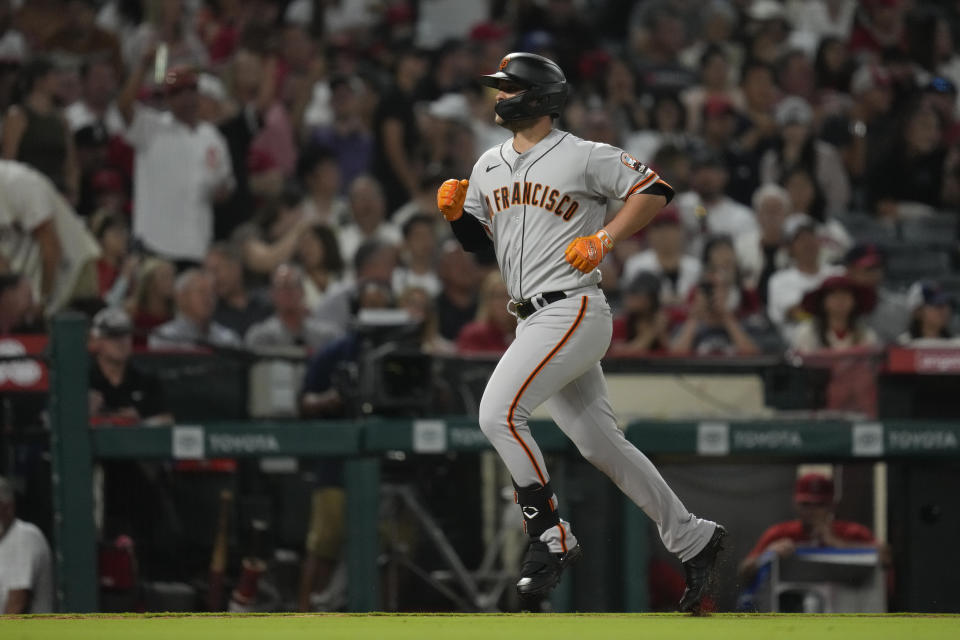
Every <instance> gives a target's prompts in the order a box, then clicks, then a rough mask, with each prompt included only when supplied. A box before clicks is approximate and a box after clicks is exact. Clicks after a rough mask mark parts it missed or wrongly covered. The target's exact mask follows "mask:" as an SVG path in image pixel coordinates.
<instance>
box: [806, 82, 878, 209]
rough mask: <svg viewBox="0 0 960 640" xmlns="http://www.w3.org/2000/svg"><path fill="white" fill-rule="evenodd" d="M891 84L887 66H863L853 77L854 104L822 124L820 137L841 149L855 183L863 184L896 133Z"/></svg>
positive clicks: (851, 94)
mask: <svg viewBox="0 0 960 640" xmlns="http://www.w3.org/2000/svg"><path fill="white" fill-rule="evenodd" d="M891 83H892V81H891V78H890V73H889V71H887V70H886V69H885V68H884V67H881V66H878V65H875V64H867V65H863V66H861V67H860V68H858V69H857V70H856V71H855V72H854V74H853V77H852V78H851V79H850V96H851V98H852V99H853V104H852V105H851V106H850V108H849V110H846V111H844V112H841V113H840V114H838V115H834V116H828V117H827V118H826V120H825V121H824V123H823V126H822V127H821V137H822V138H823V140H825V141H826V142H829V143H830V144H832V145H834V146H835V147H836V148H837V149H838V150H839V151H840V155H841V157H842V158H843V162H844V164H845V165H846V167H847V174H848V175H849V176H850V178H851V180H852V181H853V182H854V184H857V185H859V184H861V182H862V181H863V179H864V177H865V176H866V174H867V172H868V169H870V167H871V166H872V164H873V163H875V162H876V161H878V160H880V159H881V154H882V153H883V152H884V148H885V147H886V146H887V145H888V144H889V139H890V138H891V137H892V136H893V133H894V120H893V114H892V112H891V108H892V106H893V92H892V90H891ZM858 204H859V206H864V204H865V203H858Z"/></svg>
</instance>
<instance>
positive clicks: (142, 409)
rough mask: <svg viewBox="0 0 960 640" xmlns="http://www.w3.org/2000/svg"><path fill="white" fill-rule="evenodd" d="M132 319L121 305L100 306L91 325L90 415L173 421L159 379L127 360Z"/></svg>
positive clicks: (113, 420) (103, 419) (101, 419)
mask: <svg viewBox="0 0 960 640" xmlns="http://www.w3.org/2000/svg"><path fill="white" fill-rule="evenodd" d="M132 336H133V323H132V322H131V321H130V316H129V315H127V312H126V311H123V310H122V309H111V308H107V309H103V310H102V311H100V312H99V313H97V315H95V316H94V317H93V322H92V323H91V327H90V341H89V348H90V353H91V355H92V356H93V361H92V362H91V363H90V376H89V385H90V418H91V419H92V420H93V421H94V423H95V424H97V423H106V424H124V425H136V424H149V425H155V424H165V423H172V422H173V415H172V414H171V413H170V409H169V408H168V407H167V403H166V399H165V398H164V395H163V388H162V387H161V386H160V381H159V380H158V379H157V378H156V377H155V376H153V375H152V374H149V373H146V372H144V371H141V370H140V369H139V368H138V367H137V366H136V365H135V364H133V363H132V362H130V354H131V353H132V352H133V338H132Z"/></svg>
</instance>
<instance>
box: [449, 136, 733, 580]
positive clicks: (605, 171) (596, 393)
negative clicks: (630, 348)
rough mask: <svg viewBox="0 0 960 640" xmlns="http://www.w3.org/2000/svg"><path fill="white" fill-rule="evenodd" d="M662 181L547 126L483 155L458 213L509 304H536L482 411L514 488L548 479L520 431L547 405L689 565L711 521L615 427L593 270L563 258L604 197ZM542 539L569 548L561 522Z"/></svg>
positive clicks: (612, 152) (585, 232)
mask: <svg viewBox="0 0 960 640" xmlns="http://www.w3.org/2000/svg"><path fill="white" fill-rule="evenodd" d="M659 180H660V179H659V177H658V176H657V174H656V173H655V172H654V171H653V170H651V169H650V168H648V167H647V166H645V165H644V164H642V163H641V162H639V161H637V160H635V159H634V158H632V157H631V156H630V155H629V154H627V153H625V152H623V151H622V150H620V149H617V148H616V147H612V146H610V145H606V144H598V143H594V142H589V141H585V140H582V139H580V138H577V137H576V136H574V135H572V134H570V133H566V132H563V131H559V130H553V131H551V132H550V133H549V134H548V135H547V136H546V137H545V138H544V139H543V140H541V141H540V142H538V143H537V144H536V145H535V146H534V147H533V148H532V149H530V150H528V151H526V152H525V153H522V154H520V153H517V152H516V151H515V150H514V149H513V145H512V143H511V141H509V140H508V141H507V142H504V143H503V144H502V145H500V146H498V147H493V148H492V149H490V150H489V151H487V152H486V153H484V154H483V155H482V156H480V159H479V161H478V162H477V164H476V165H475V166H474V168H473V173H472V174H471V176H470V186H469V188H468V191H467V197H466V201H465V203H464V212H465V213H468V214H470V215H472V216H474V217H476V218H477V219H478V220H479V221H480V223H481V224H482V225H483V226H484V227H485V228H486V230H487V232H488V233H489V234H490V235H491V237H492V239H493V244H494V249H495V251H496V256H497V262H498V263H499V265H500V269H501V272H502V274H503V278H504V280H505V282H506V284H507V288H508V290H509V291H510V295H511V296H512V297H513V299H514V301H520V300H523V299H532V301H533V304H534V307H535V308H536V309H537V310H536V311H535V312H534V313H533V314H531V315H529V316H528V317H527V318H526V319H522V320H520V321H519V324H518V326H517V334H516V339H515V340H514V342H513V344H511V345H510V348H509V349H507V351H506V353H504V355H503V357H502V358H501V360H500V362H499V363H498V365H497V367H496V369H495V370H494V372H493V374H492V375H491V377H490V380H489V381H488V383H487V387H486V390H485V391H484V394H483V399H482V400H481V403H480V427H481V429H482V430H483V432H484V434H486V436H487V437H488V438H489V439H490V441H491V443H492V444H493V446H494V447H495V448H496V450H497V452H498V453H499V454H500V457H501V458H502V459H503V461H504V463H505V464H506V466H507V468H508V470H509V471H510V474H511V475H512V476H513V479H514V482H515V483H516V484H517V485H518V487H527V486H532V485H546V484H547V482H548V481H549V479H550V476H549V474H548V473H547V470H546V466H545V465H544V461H543V454H542V453H541V452H540V449H539V447H538V446H537V443H536V442H535V441H534V440H533V438H532V437H531V434H530V429H529V426H528V424H527V419H528V417H529V415H530V413H531V412H532V411H533V410H534V409H536V408H537V407H538V406H539V405H541V404H543V403H546V404H547V408H548V410H549V411H550V415H551V416H552V417H553V419H554V420H555V421H556V423H557V425H558V426H559V427H560V429H562V430H563V432H564V433H565V434H567V436H568V437H569V438H570V439H571V440H572V441H573V442H574V444H576V446H577V448H578V449H579V450H580V452H581V453H582V454H583V456H584V457H585V458H586V459H587V460H589V461H590V462H591V463H592V464H593V465H594V466H596V467H597V468H598V469H600V470H601V471H603V472H604V473H606V474H607V475H608V476H609V477H610V478H611V479H612V480H613V481H614V482H615V483H616V484H617V486H618V487H620V489H621V490H622V491H623V492H624V493H625V494H626V495H627V496H629V497H630V499H631V500H633V502H635V503H636V504H637V505H638V506H639V507H640V508H641V509H643V510H644V512H645V513H646V514H647V515H648V516H650V518H651V519H652V520H653V521H654V522H656V523H657V527H658V528H659V531H660V536H661V539H662V540H663V542H664V545H665V546H666V547H667V549H669V550H670V551H671V552H673V553H675V554H677V555H678V556H679V557H680V559H681V560H683V561H686V560H688V559H690V558H692V557H693V556H695V555H696V554H697V553H699V552H700V550H701V549H703V548H704V547H705V546H706V544H707V542H708V541H709V540H710V536H711V535H712V534H713V531H714V528H715V526H716V525H715V524H714V523H713V522H710V521H709V520H702V519H700V518H697V517H695V516H694V515H693V514H691V513H690V512H688V511H687V509H686V508H685V507H684V506H683V504H682V503H681V502H680V500H679V498H677V496H676V494H674V493H673V491H672V490H671V489H670V487H669V486H667V484H666V482H665V481H664V480H663V478H662V477H661V476H660V474H659V472H658V471H657V470H656V468H655V467H654V466H653V464H652V463H651V462H650V461H649V460H648V459H647V457H646V456H644V455H643V454H642V453H641V452H640V451H638V450H637V449H636V447H634V446H633V445H632V444H630V443H629V442H628V441H627V439H626V438H625V437H624V435H623V433H622V432H621V431H620V429H618V428H617V424H616V416H615V415H614V413H613V409H612V408H611V407H610V403H609V400H608V394H607V387H606V382H605V381H604V378H603V372H602V370H601V368H600V359H601V358H602V357H603V354H604V353H605V352H606V350H607V347H608V346H609V344H610V336H611V331H612V329H611V326H612V323H611V312H610V307H609V306H608V305H607V302H606V299H605V298H604V296H603V293H602V292H601V291H600V289H599V288H598V287H597V286H596V285H597V283H598V282H599V281H600V273H599V271H597V270H594V271H593V272H591V273H586V274H585V273H582V272H580V271H579V270H577V269H575V268H574V267H573V266H571V265H570V264H569V263H568V262H567V261H566V260H565V258H564V250H565V249H566V247H567V245H568V244H569V243H570V242H571V241H572V240H574V239H576V238H577V237H580V236H589V235H592V234H594V233H596V231H597V230H598V229H600V228H601V227H602V226H603V222H604V214H605V212H606V202H607V200H609V199H611V198H614V199H617V200H625V199H626V198H628V197H630V196H631V195H633V194H636V193H642V192H643V191H645V190H646V189H648V188H649V187H650V186H651V185H653V184H655V183H656V182H657V181H659ZM557 291H562V292H563V293H564V294H565V295H566V297H564V298H563V299H560V300H557V301H555V302H553V303H545V302H544V300H543V299H542V298H541V297H540V295H541V294H544V293H548V292H557ZM556 506H557V501H556V497H555V496H554V497H553V499H552V500H551V508H554V509H556ZM540 540H542V541H544V542H546V543H547V544H548V546H549V547H550V550H551V551H554V552H556V553H561V552H566V551H567V550H568V549H569V548H573V547H574V546H575V545H576V537H575V536H574V535H573V532H572V531H571V528H570V525H569V523H567V522H566V521H564V520H561V521H560V524H559V525H556V526H553V527H551V528H550V529H548V530H546V531H545V532H544V533H543V534H542V535H541V536H540Z"/></svg>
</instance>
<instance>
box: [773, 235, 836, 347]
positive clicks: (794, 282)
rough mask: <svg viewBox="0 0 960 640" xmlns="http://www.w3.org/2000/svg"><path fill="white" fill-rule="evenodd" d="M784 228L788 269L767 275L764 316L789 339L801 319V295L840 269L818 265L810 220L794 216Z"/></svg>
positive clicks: (816, 246)
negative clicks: (765, 310)
mask: <svg viewBox="0 0 960 640" xmlns="http://www.w3.org/2000/svg"><path fill="white" fill-rule="evenodd" d="M785 227H786V228H785V230H784V235H785V236H786V238H787V243H788V244H787V247H788V249H789V252H790V266H789V267H787V268H785V269H780V270H778V271H776V272H775V273H774V274H773V275H771V276H770V280H769V282H768V284H767V317H768V318H770V322H772V323H773V324H774V325H775V326H776V327H777V328H778V329H780V332H781V333H782V334H784V336H785V337H789V335H788V334H789V332H790V331H792V329H793V327H794V326H796V325H795V323H796V322H798V321H800V320H801V319H802V318H803V317H804V314H803V310H802V309H801V307H800V303H801V301H802V300H803V296H804V294H806V293H807V292H808V291H811V290H813V289H816V288H817V287H818V286H820V283H821V282H823V281H824V280H825V279H826V278H827V277H828V276H831V275H835V274H837V273H839V271H840V270H839V269H838V268H836V267H830V266H825V265H823V263H822V262H821V260H820V243H819V240H818V239H817V227H816V223H815V222H814V221H813V219H812V218H809V217H801V216H794V217H792V218H791V219H790V220H789V221H788V222H787V224H786V225H785Z"/></svg>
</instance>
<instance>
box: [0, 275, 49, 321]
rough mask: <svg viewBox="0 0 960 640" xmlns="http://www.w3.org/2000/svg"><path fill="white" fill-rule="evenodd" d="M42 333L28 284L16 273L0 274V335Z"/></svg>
mask: <svg viewBox="0 0 960 640" xmlns="http://www.w3.org/2000/svg"><path fill="white" fill-rule="evenodd" d="M42 332H43V324H42V323H41V322H40V321H39V318H37V313H36V306H35V304H34V300H33V293H32V292H31V291H30V282H29V281H28V280H27V279H26V278H24V277H23V276H22V275H20V274H18V273H4V274H0V335H4V336H5V335H10V334H14V333H42Z"/></svg>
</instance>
